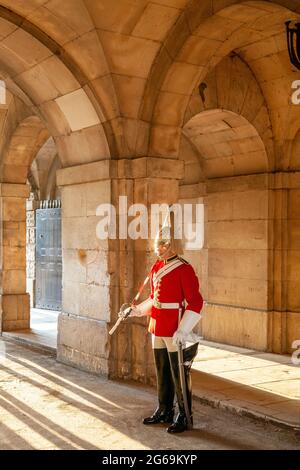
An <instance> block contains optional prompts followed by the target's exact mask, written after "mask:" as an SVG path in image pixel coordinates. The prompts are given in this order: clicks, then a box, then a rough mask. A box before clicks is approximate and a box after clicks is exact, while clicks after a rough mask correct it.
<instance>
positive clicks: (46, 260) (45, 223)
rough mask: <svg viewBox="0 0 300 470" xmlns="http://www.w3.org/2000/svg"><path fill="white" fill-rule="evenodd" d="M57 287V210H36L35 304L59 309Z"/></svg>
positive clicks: (59, 266)
mask: <svg viewBox="0 0 300 470" xmlns="http://www.w3.org/2000/svg"><path fill="white" fill-rule="evenodd" d="M61 290H62V256H61V209H58V208H57V209H37V211H36V295H35V306H36V307H37V308H44V309H48V310H61Z"/></svg>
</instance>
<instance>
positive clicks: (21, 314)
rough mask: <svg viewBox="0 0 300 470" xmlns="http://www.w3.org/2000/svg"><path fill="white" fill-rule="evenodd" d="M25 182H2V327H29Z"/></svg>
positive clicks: (7, 329)
mask: <svg viewBox="0 0 300 470" xmlns="http://www.w3.org/2000/svg"><path fill="white" fill-rule="evenodd" d="M28 196H29V186H28V185H26V184H9V183H1V184H0V197H1V200H0V203H1V307H2V313H1V320H2V321H1V330H2V331H11V330H17V329H24V328H29V323H30V306H29V295H28V294H27V293H26V199H27V198H28Z"/></svg>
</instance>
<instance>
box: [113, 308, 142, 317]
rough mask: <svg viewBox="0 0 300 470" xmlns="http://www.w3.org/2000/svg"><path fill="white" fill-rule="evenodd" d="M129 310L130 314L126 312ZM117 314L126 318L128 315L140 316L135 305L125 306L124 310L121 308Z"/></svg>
mask: <svg viewBox="0 0 300 470" xmlns="http://www.w3.org/2000/svg"><path fill="white" fill-rule="evenodd" d="M130 310H131V312H130V314H129V315H128V312H129V311H130ZM118 316H119V317H121V318H127V317H128V316H129V317H139V316H141V311H140V310H139V309H138V308H137V307H136V306H133V307H126V308H125V309H124V310H123V309H122V308H121V310H120V311H119V313H118Z"/></svg>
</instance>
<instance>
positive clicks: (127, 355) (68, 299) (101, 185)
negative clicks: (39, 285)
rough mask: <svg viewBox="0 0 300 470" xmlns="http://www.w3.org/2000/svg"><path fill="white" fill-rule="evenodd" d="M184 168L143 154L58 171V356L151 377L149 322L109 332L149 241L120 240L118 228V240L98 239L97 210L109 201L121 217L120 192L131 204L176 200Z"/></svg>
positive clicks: (143, 266) (146, 260)
mask: <svg viewBox="0 0 300 470" xmlns="http://www.w3.org/2000/svg"><path fill="white" fill-rule="evenodd" d="M182 173H183V168H182V162H178V161H176V160H175V161H173V160H167V159H148V158H139V159H132V160H119V161H112V160H103V161H101V162H95V163H90V164H87V165H82V166H78V167H71V168H66V169H63V170H59V171H58V172H57V184H58V186H59V187H60V188H61V194H62V247H63V296H62V297H63V300H62V304H63V306H62V313H61V315H60V317H59V322H58V360H60V361H62V362H65V363H69V364H72V365H76V366H77V367H80V368H83V369H85V370H89V371H93V372H96V373H102V374H106V375H109V376H110V377H122V378H135V379H138V380H142V381H147V380H148V377H150V376H151V377H153V369H151V371H150V372H149V370H148V369H149V367H150V368H151V366H152V353H151V348H150V342H149V335H148V334H147V325H146V323H147V320H146V319H133V318H132V319H129V320H128V321H126V322H124V323H123V324H121V325H120V327H119V329H118V330H117V332H116V333H114V335H113V336H109V335H108V331H109V329H110V328H111V327H112V325H113V324H114V322H115V321H116V320H117V313H118V310H119V307H120V305H121V304H122V303H124V302H130V301H132V299H133V297H134V295H135V293H136V291H137V289H138V287H139V284H140V281H141V280H144V278H145V277H146V275H147V273H148V271H147V270H148V268H149V267H150V265H151V263H152V262H153V260H154V258H153V252H152V246H151V253H150V244H151V245H152V243H151V242H150V243H149V241H148V240H135V241H134V240H130V239H124V240H119V233H118V231H117V239H116V240H99V239H98V238H97V234H96V228H97V223H98V222H99V221H100V220H101V218H100V217H99V216H97V215H96V208H97V207H98V206H99V205H100V204H102V203H112V204H113V205H114V206H115V207H116V209H117V216H119V204H118V202H119V196H127V197H128V201H127V202H128V205H131V204H132V202H135V203H137V202H138V203H144V204H145V205H146V206H147V207H149V205H150V204H151V203H154V202H156V203H162V202H168V203H172V202H176V201H177V198H178V179H179V178H181V177H182ZM176 178H177V179H176ZM118 220H119V219H118V217H117V229H118ZM145 295H146V296H148V295H149V287H148V288H147V292H145Z"/></svg>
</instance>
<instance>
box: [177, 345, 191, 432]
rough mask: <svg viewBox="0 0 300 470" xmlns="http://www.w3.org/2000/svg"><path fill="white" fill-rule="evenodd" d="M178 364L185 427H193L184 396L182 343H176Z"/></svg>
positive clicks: (184, 381)
mask: <svg viewBox="0 0 300 470" xmlns="http://www.w3.org/2000/svg"><path fill="white" fill-rule="evenodd" d="M178 365H179V377H180V386H181V391H182V397H183V405H184V411H185V416H186V420H187V428H188V429H189V430H190V429H193V425H192V420H191V415H190V410H189V405H188V399H187V396H186V380H185V373H184V363H183V352H182V344H181V343H179V344H178Z"/></svg>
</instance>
